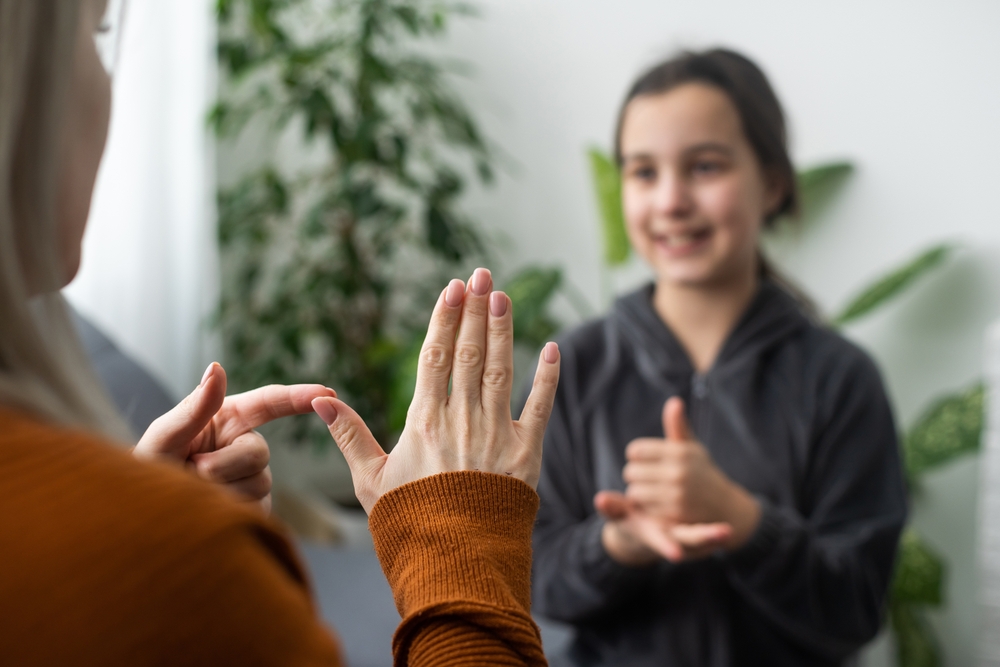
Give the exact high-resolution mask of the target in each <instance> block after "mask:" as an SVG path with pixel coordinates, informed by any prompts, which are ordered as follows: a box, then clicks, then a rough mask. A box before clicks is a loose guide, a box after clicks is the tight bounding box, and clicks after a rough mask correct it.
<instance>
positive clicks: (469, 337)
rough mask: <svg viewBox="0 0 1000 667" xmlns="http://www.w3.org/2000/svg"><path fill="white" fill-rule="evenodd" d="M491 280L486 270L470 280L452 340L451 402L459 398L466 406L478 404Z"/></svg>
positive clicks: (478, 272)
mask: <svg viewBox="0 0 1000 667" xmlns="http://www.w3.org/2000/svg"><path fill="white" fill-rule="evenodd" d="M492 289H493V279H492V278H491V277H490V272H489V271H488V270H486V269H476V270H475V272H474V273H473V274H472V278H471V279H470V280H469V289H468V291H467V292H466V295H465V305H464V306H463V308H462V322H461V324H460V325H459V327H458V338H457V340H456V341H455V358H454V360H453V361H452V383H451V396H452V400H454V399H455V398H459V399H460V400H462V401H465V402H466V403H467V404H468V405H475V406H478V405H479V401H480V389H481V385H482V381H483V364H484V361H485V358H486V320H487V315H488V303H487V302H488V301H489V294H490V291H491V290H492Z"/></svg>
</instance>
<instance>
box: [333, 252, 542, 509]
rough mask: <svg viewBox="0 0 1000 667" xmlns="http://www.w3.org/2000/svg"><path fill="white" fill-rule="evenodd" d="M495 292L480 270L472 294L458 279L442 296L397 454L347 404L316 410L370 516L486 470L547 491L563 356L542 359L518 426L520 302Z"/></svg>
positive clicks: (335, 402)
mask: <svg viewBox="0 0 1000 667" xmlns="http://www.w3.org/2000/svg"><path fill="white" fill-rule="evenodd" d="M492 289H493V283H492V279H491V277H490V273H489V271H487V270H486V269H476V272H475V273H473V275H472V279H471V280H470V281H469V288H468V290H466V287H465V284H464V283H462V281H461V280H453V281H451V283H450V284H449V285H448V287H447V288H445V290H444V291H443V292H442V293H441V296H440V297H439V298H438V302H437V305H436V306H435V307H434V314H433V315H432V316H431V322H430V326H429V327H428V330H427V337H426V338H425V339H424V344H423V347H422V348H421V351H420V362H419V365H418V368H417V385H416V391H415V392H414V398H413V402H412V403H411V404H410V409H409V412H408V413H407V415H406V426H405V428H404V429H403V433H402V435H401V436H400V438H399V442H398V443H397V444H396V446H395V448H393V450H392V452H390V453H389V454H386V453H385V451H383V449H382V447H381V446H380V445H379V443H378V442H376V441H375V438H374V437H373V436H372V434H371V431H369V430H368V427H367V426H365V423H364V421H362V419H361V417H359V416H358V414H357V413H356V412H354V410H352V409H351V408H350V407H348V405H347V404H346V403H344V402H343V401H340V400H338V399H336V398H317V399H316V400H315V401H313V407H314V408H315V410H316V413H317V414H318V415H319V416H320V417H322V418H323V420H324V421H325V422H326V423H327V425H328V426H329V428H330V434H331V435H332V436H333V439H334V440H335V441H336V443H337V445H338V446H339V447H340V449H341V450H342V451H343V452H344V458H346V459H347V465H348V466H350V468H351V477H352V478H353V479H354V490H355V493H356V494H357V497H358V500H359V501H360V502H361V505H362V506H363V507H364V508H365V511H366V512H368V513H371V510H372V508H373V507H374V506H375V503H376V502H377V501H378V499H379V498H380V497H382V495H383V494H384V493H386V492H387V491H391V490H392V489H394V488H396V487H398V486H401V485H403V484H406V483H408V482H412V481H415V480H418V479H421V478H423V477H427V476H429V475H434V474H437V473H442V472H452V471H460V470H479V471H482V472H489V473H496V474H499V475H508V476H512V477H517V478H518V479H521V480H523V481H524V482H526V483H527V484H529V485H530V486H531V487H532V488H534V487H535V486H537V484H538V477H539V474H540V470H541V462H542V438H543V436H544V434H545V426H546V424H547V423H548V419H549V414H550V413H551V411H552V401H553V399H554V398H555V392H556V385H557V383H558V380H559V350H558V348H557V347H556V344H555V343H548V344H547V345H546V346H545V348H544V349H543V350H542V354H541V359H540V360H539V363H538V369H537V371H536V372H535V380H534V385H533V386H532V389H531V395H530V396H529V397H528V402H527V404H526V405H525V407H524V412H523V413H522V414H521V419H520V420H519V421H512V418H511V413H510V393H511V389H512V383H513V376H514V361H513V340H514V324H513V318H512V315H511V303H510V299H509V298H508V297H507V295H506V294H504V293H503V292H492ZM449 379H450V380H451V392H450V394H449V391H448V382H449Z"/></svg>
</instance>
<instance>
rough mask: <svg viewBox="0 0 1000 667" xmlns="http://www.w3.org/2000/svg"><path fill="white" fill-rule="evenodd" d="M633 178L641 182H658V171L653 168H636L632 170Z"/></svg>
mask: <svg viewBox="0 0 1000 667" xmlns="http://www.w3.org/2000/svg"><path fill="white" fill-rule="evenodd" d="M632 177H633V178H637V179H639V180H640V181H654V180H656V170H655V169H653V168H652V167H635V168H634V169H632Z"/></svg>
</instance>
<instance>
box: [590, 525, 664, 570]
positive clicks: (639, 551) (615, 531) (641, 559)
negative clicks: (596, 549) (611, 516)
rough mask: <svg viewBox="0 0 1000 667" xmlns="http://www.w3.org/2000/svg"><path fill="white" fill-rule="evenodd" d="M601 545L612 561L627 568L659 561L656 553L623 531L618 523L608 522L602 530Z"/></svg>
mask: <svg viewBox="0 0 1000 667" xmlns="http://www.w3.org/2000/svg"><path fill="white" fill-rule="evenodd" d="M601 545H602V546H603V547H604V551H605V552H607V554H608V556H610V557H611V560H613V561H615V562H616V563H618V564H619V565H625V566H627V567H642V566H645V565H651V564H652V563H655V562H656V561H657V560H659V556H657V554H656V552H655V551H653V550H652V549H650V548H649V547H647V546H646V545H645V544H643V543H642V542H640V541H639V540H637V539H636V538H635V537H634V536H632V535H631V534H630V533H629V532H628V531H626V530H625V529H623V528H622V527H621V525H620V524H619V522H617V521H607V522H605V523H604V526H603V527H602V528H601Z"/></svg>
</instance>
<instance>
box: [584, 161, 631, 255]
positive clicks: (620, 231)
mask: <svg viewBox="0 0 1000 667" xmlns="http://www.w3.org/2000/svg"><path fill="white" fill-rule="evenodd" d="M587 155H588V156H589V158H590V171H591V175H592V176H593V179H594V189H595V191H596V192H597V208H598V211H599V213H600V215H601V226H602V229H603V230H604V262H605V263H606V264H607V265H608V266H617V265H619V264H624V263H625V261H626V260H627V259H628V257H629V254H630V253H631V252H632V246H631V245H630V244H629V242H628V234H626V233H625V216H624V214H623V213H622V182H621V176H620V175H619V173H618V166H617V165H616V164H615V162H614V160H612V159H611V158H610V157H609V156H608V155H606V154H604V153H602V152H601V151H599V150H598V149H596V148H591V149H590V150H588V151H587Z"/></svg>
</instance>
